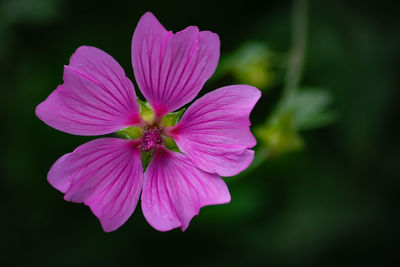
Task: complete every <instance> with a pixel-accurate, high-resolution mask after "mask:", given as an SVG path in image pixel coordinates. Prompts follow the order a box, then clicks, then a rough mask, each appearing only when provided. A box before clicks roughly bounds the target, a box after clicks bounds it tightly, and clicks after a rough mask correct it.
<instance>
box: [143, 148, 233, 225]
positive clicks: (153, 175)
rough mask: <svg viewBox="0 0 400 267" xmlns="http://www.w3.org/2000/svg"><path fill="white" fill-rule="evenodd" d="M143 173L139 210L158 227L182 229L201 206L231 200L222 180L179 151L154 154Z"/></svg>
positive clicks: (151, 223)
mask: <svg viewBox="0 0 400 267" xmlns="http://www.w3.org/2000/svg"><path fill="white" fill-rule="evenodd" d="M144 176H145V180H144V184H143V193H142V210H143V214H144V216H145V217H146V220H147V221H148V222H149V223H150V225H151V226H153V227H154V228H155V229H157V230H159V231H168V230H171V229H173V228H176V227H181V229H182V231H184V230H186V228H187V227H188V226H189V223H190V220H191V219H192V218H193V216H195V215H197V214H198V213H199V211H200V208H201V207H203V206H206V205H214V204H224V203H228V202H230V200H231V197H230V194H229V190H228V188H227V186H226V184H225V182H224V180H222V179H221V178H220V177H218V176H217V175H215V174H211V173H207V172H204V171H202V170H200V169H198V168H196V167H195V166H193V165H192V163H191V162H190V161H189V160H188V159H187V158H186V157H185V156H184V155H183V154H180V153H176V152H171V151H164V152H161V153H158V154H156V156H155V158H154V159H153V160H152V161H151V162H150V164H149V166H148V167H147V169H146V172H145V175H144Z"/></svg>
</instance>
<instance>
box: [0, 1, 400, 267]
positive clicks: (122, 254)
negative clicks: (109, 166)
mask: <svg viewBox="0 0 400 267" xmlns="http://www.w3.org/2000/svg"><path fill="white" fill-rule="evenodd" d="M394 2H395V1H344V0H343V1H338V0H323V1H316V0H315V1H310V3H309V16H308V19H309V36H308V44H307V54H306V61H305V70H304V76H303V80H302V84H303V85H309V86H321V87H324V88H328V89H329V90H330V92H331V93H332V95H333V104H332V108H334V109H335V110H336V112H337V114H338V116H337V120H336V121H335V122H334V123H332V124H330V125H329V126H326V127H323V128H319V129H315V130H310V131H305V132H302V133H301V136H302V138H303V139H304V142H305V144H306V145H305V147H304V149H302V150H301V151H298V152H294V153H288V154H286V155H284V156H281V157H276V158H270V159H268V160H267V161H266V162H265V163H263V164H262V165H261V166H260V167H259V168H257V169H256V170H254V171H252V172H249V173H247V174H246V175H243V176H240V177H237V178H226V179H225V180H226V181H227V183H228V186H229V187H230V191H231V195H232V202H231V203H230V204H228V205H223V206H212V207H205V208H203V209H202V210H201V212H200V215H199V216H196V217H195V218H194V219H193V220H192V223H191V224H190V227H189V228H188V230H187V231H186V232H183V233H182V232H181V231H180V230H179V229H176V230H173V231H170V232H166V233H161V232H157V231H156V230H154V229H153V228H151V227H150V225H148V224H147V222H146V221H145V219H144V217H143V215H142V213H141V210H140V208H139V207H140V206H138V208H137V209H136V211H135V213H134V214H133V216H132V217H131V219H130V220H128V222H127V223H126V224H125V225H123V226H122V227H121V228H120V229H119V230H117V231H115V232H113V233H104V232H103V231H102V230H101V227H100V224H99V222H98V221H97V219H96V218H95V217H94V216H93V215H92V214H91V213H90V211H89V209H88V208H87V207H85V206H84V205H81V204H74V203H69V202H66V201H64V200H63V196H62V194H61V193H60V192H58V191H56V190H55V189H53V188H52V187H51V186H50V185H49V184H48V183H47V181H46V174H47V171H48V170H49V168H50V167H51V165H52V164H53V163H54V162H55V160H56V159H57V158H58V157H60V156H61V155H63V154H65V153H67V152H70V151H72V150H73V149H74V148H75V147H77V146H79V145H80V144H82V143H84V142H86V141H88V140H91V139H93V138H88V137H80V136H73V135H69V134H66V133H62V132H58V131H56V130H54V129H52V128H50V127H48V126H46V125H45V124H44V123H42V122H41V121H40V120H39V119H38V118H37V117H36V116H35V115H34V109H35V107H36V105H38V104H39V103H40V102H41V101H43V100H44V99H45V98H46V97H47V96H48V95H49V94H50V93H51V92H52V91H53V90H54V89H55V88H56V87H57V85H58V84H61V83H62V72H63V65H64V64H65V65H66V64H68V61H69V57H70V55H71V54H72V53H73V52H74V51H75V49H76V48H78V47H79V46H80V45H92V46H96V47H98V48H100V49H103V50H105V51H106V52H108V53H109V54H111V55H112V56H113V57H114V58H115V59H116V60H117V61H118V62H119V63H120V64H121V65H122V66H123V67H124V69H125V70H126V73H127V75H128V76H129V77H130V78H131V79H132V80H133V79H134V77H133V72H132V67H131V62H130V58H131V56H130V46H131V37H132V34H133V31H134V29H135V26H136V24H137V22H138V20H139V18H140V16H141V15H142V14H143V13H144V12H146V11H152V12H153V13H154V14H155V15H156V16H157V17H158V19H159V20H160V21H161V22H162V23H163V25H164V26H165V27H166V28H167V29H172V30H174V31H178V30H181V29H183V28H184V27H186V26H188V25H198V26H199V27H200V29H203V30H211V31H214V32H216V33H218V34H219V36H220V38H221V56H222V58H224V57H225V56H229V55H230V54H231V53H233V52H234V51H235V49H237V48H238V47H239V46H240V45H241V44H243V43H245V42H247V41H252V40H254V41H260V42H264V43H266V44H268V47H270V48H271V49H272V50H274V51H277V52H282V53H286V52H287V51H288V49H289V48H290V46H291V43H290V31H291V14H292V13H291V8H292V2H291V1H279V0H276V1H263V2H261V1H260V2H256V1H249V0H247V1H240V2H235V1H180V2H178V1H177V2H174V1H160V2H155V1H150V0H148V1H125V2H122V1H105V0H102V1H75V0H74V1H61V0H60V1H57V0H38V1H33V0H32V1H27V0H25V1H24V0H0V81H1V83H0V87H1V95H0V97H1V98H0V99H1V105H0V114H1V127H2V131H1V132H2V138H1V141H0V142H1V143H0V145H1V150H0V151H1V158H0V164H1V165H0V174H1V179H0V212H1V217H0V265H1V266H88V265H95V264H96V265H108V266H114V265H121V266H122V265H125V266H150V265H158V266H169V265H177V266H207V265H212V266H213V265H219V266H230V265H231V266H237V265H255V264H268V265H272V266H275V265H280V266H298V265H306V266H341V265H350V264H351V265H353V266H361V265H370V264H371V265H375V266H382V265H389V264H390V263H394V262H395V261H397V260H398V259H397V258H398V257H399V227H398V222H399V221H398V220H397V219H396V217H397V213H398V205H397V203H398V202H397V199H398V191H399V185H400V183H399V177H400V175H399V170H398V169H399V158H400V156H399V154H398V153H399V152H400V143H399V141H398V140H399V134H398V131H397V129H396V128H397V124H398V123H399V119H398V118H399V109H398V108H397V102H398V100H399V85H400V84H399V59H400V57H399V48H400V35H399V27H400V19H399V15H398V9H397V8H396V7H395V5H394V4H393V3H394ZM260 3H262V4H260ZM233 82H235V80H234V78H229V77H228V78H225V79H218V80H212V81H210V82H209V83H207V84H206V89H205V91H207V90H210V89H215V88H218V87H219V86H222V85H228V84H230V83H233ZM281 87H282V86H281V85H279V84H278V85H276V86H274V88H272V89H269V90H265V91H264V93H263V97H262V100H261V101H260V103H259V104H258V105H257V106H256V108H255V111H254V112H253V114H252V121H253V125H255V126H257V125H259V124H261V123H262V122H263V121H264V120H265V118H267V116H270V113H271V110H272V108H273V107H274V105H276V103H277V101H278V100H279V97H280V93H281ZM136 88H137V87H136ZM260 89H262V88H260Z"/></svg>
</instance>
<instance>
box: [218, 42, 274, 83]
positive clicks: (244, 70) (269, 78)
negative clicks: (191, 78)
mask: <svg viewBox="0 0 400 267" xmlns="http://www.w3.org/2000/svg"><path fill="white" fill-rule="evenodd" d="M275 61H276V54H275V53H273V52H272V51H271V50H270V49H269V48H268V46H267V45H266V44H265V43H262V42H248V43H245V44H244V45H242V46H241V47H239V48H238V49H237V50H236V51H235V52H233V53H232V54H231V55H229V56H227V57H224V58H222V59H221V62H220V67H219V68H218V70H217V73H216V75H215V77H214V78H218V77H220V76H222V75H225V74H227V73H230V74H232V75H233V77H234V78H235V79H236V80H237V81H238V82H239V83H243V84H250V85H253V86H255V87H257V88H259V89H261V90H265V89H268V88H270V87H271V86H272V85H275V84H276V81H277V77H278V75H277V66H280V65H281V64H276V62H275Z"/></svg>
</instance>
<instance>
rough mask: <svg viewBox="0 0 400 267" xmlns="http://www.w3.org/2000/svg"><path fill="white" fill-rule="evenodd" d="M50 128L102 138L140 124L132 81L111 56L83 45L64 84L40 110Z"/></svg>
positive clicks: (66, 67) (71, 64)
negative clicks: (100, 136)
mask: <svg viewBox="0 0 400 267" xmlns="http://www.w3.org/2000/svg"><path fill="white" fill-rule="evenodd" d="M36 115H37V116H38V117H39V118H40V119H41V120H42V121H44V122H45V123H46V124H47V125H49V126H51V127H53V128H55V129H57V130H60V131H64V132H67V133H71V134H77V135H102V134H108V133H111V132H115V131H117V130H120V129H122V128H125V127H127V126H131V125H134V124H137V123H139V121H140V112H139V107H138V104H137V102H136V94H135V90H134V88H133V85H132V82H131V81H130V80H129V79H128V78H127V77H126V75H125V72H124V70H123V69H122V67H121V66H120V65H119V64H118V62H117V61H115V60H114V59H113V58H112V57H111V56H110V55H108V54H107V53H105V52H104V51H102V50H100V49H97V48H95V47H88V46H82V47H80V48H78V49H77V50H76V52H75V53H74V54H73V55H72V57H71V59H70V64H69V65H68V66H65V68H64V84H62V85H60V86H58V87H57V89H56V90H55V91H54V92H53V93H51V94H50V96H49V97H48V98H47V99H46V100H45V101H43V102H42V103H41V104H39V105H38V106H37V108H36Z"/></svg>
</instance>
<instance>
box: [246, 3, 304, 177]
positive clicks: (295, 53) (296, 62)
mask: <svg viewBox="0 0 400 267" xmlns="http://www.w3.org/2000/svg"><path fill="white" fill-rule="evenodd" d="M292 23H293V24H292V27H293V30H292V47H291V49H290V52H289V62H288V69H287V73H286V79H285V84H284V87H283V95H282V100H281V102H280V106H279V108H278V109H280V110H284V109H285V108H287V107H288V106H289V105H290V104H291V102H292V101H293V98H294V96H295V94H296V90H297V88H298V86H299V83H300V80H301V75H302V72H303V66H304V55H305V50H306V44H307V0H293V21H292ZM269 154H270V153H269V151H268V149H267V148H262V147H260V148H259V149H258V150H256V153H255V157H254V160H253V162H252V164H251V165H250V166H249V168H247V170H246V171H244V172H242V173H241V174H240V175H238V176H239V177H242V176H245V175H246V174H248V173H250V172H252V171H253V170H255V169H256V168H258V167H259V166H260V165H261V164H262V163H263V162H264V161H265V160H266V159H267V157H268V156H269Z"/></svg>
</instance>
